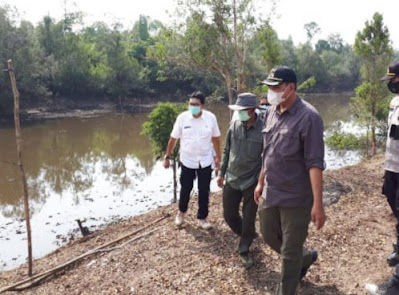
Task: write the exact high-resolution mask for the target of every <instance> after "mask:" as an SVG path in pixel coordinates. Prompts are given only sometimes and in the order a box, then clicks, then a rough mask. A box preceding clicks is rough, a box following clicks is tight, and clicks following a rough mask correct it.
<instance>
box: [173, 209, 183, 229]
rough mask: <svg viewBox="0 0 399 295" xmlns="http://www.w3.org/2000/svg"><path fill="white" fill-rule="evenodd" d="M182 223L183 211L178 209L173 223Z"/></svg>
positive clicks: (180, 224)
mask: <svg viewBox="0 0 399 295" xmlns="http://www.w3.org/2000/svg"><path fill="white" fill-rule="evenodd" d="M183 223H184V213H183V212H180V211H179V212H178V213H177V215H176V218H175V224H176V226H182V225H183Z"/></svg>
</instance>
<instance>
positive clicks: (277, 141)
mask: <svg viewBox="0 0 399 295" xmlns="http://www.w3.org/2000/svg"><path fill="white" fill-rule="evenodd" d="M263 83H264V84H266V85H268V87H269V92H268V95H267V98H268V101H269V103H270V104H271V105H272V107H271V108H270V109H269V110H268V112H267V114H266V118H265V126H264V129H263V131H262V133H263V140H264V148H263V165H262V170H261V174H260V176H259V180H258V185H257V187H256V189H255V192H254V198H255V202H256V203H258V205H259V209H258V214H259V221H260V231H261V233H262V236H263V239H264V240H265V242H266V243H267V244H268V245H269V246H270V247H271V248H272V249H273V250H275V251H276V252H278V253H280V254H281V257H282V271H281V279H280V282H279V284H278V286H277V289H276V294H278V295H294V294H295V292H296V288H297V285H298V282H299V281H300V280H301V279H302V278H303V277H304V276H305V275H306V273H307V271H308V269H309V267H310V266H311V265H312V264H313V263H314V262H315V261H316V259H317V251H316V250H307V249H304V248H303V245H304V243H305V240H306V237H307V234H308V227H309V223H310V221H313V222H314V223H315V225H316V228H317V229H320V228H322V227H323V225H324V222H325V220H326V216H325V213H324V207H323V201H322V171H323V169H324V141H323V121H322V119H321V117H320V115H319V113H318V112H317V111H316V109H315V108H314V107H313V106H311V105H310V104H309V103H307V102H305V101H303V100H302V99H301V98H300V97H299V96H298V95H297V93H296V87H297V78H296V74H295V72H294V71H293V70H292V69H291V68H289V67H285V66H280V67H276V68H274V69H272V71H271V72H270V74H269V76H268V77H267V79H266V80H265V81H263Z"/></svg>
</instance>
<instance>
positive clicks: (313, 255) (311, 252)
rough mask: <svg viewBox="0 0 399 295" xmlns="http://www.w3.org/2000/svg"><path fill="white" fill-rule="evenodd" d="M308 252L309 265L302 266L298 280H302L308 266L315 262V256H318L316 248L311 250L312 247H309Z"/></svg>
mask: <svg viewBox="0 0 399 295" xmlns="http://www.w3.org/2000/svg"><path fill="white" fill-rule="evenodd" d="M309 252H310V255H311V256H312V261H311V263H310V264H309V266H307V267H304V268H302V269H301V274H300V276H299V280H302V279H303V278H304V277H305V276H306V274H307V273H308V270H309V268H310V266H311V265H312V264H313V263H315V262H316V260H317V257H318V256H319V255H318V253H317V251H316V250H312V249H311V250H309Z"/></svg>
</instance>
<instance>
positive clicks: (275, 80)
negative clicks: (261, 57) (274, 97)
mask: <svg viewBox="0 0 399 295" xmlns="http://www.w3.org/2000/svg"><path fill="white" fill-rule="evenodd" d="M284 82H285V83H296V82H297V79H296V74H295V72H294V70H293V69H291V68H290V67H287V66H278V67H275V68H273V69H272V70H271V71H270V74H269V76H267V78H266V80H264V81H262V82H261V84H266V85H269V86H275V85H279V84H281V83H284Z"/></svg>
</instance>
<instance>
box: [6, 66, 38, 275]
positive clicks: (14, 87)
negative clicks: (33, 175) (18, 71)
mask: <svg viewBox="0 0 399 295" xmlns="http://www.w3.org/2000/svg"><path fill="white" fill-rule="evenodd" d="M8 73H9V75H10V79H11V87H12V92H13V94H14V122H15V138H16V142H17V159H18V167H19V171H20V174H21V180H22V185H23V189H24V207H25V221H26V234H27V238H28V275H29V276H30V277H31V276H32V235H31V229H30V214H29V196H28V185H27V183H26V176H25V170H24V164H23V161H22V134H21V125H20V120H19V92H18V90H17V83H16V80H15V75H14V66H13V63H12V60H11V59H10V60H8Z"/></svg>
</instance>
